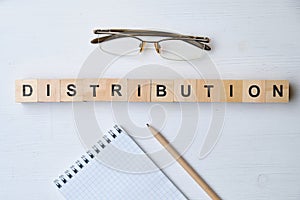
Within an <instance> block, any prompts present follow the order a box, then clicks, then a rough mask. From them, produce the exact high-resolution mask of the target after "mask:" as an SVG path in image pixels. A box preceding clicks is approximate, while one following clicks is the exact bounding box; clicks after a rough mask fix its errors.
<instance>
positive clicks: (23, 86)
mask: <svg viewBox="0 0 300 200" xmlns="http://www.w3.org/2000/svg"><path fill="white" fill-rule="evenodd" d="M15 87H16V88H15V98H16V102H19V103H22V102H37V101H38V95H37V94H38V91H37V79H31V80H16V82H15Z"/></svg>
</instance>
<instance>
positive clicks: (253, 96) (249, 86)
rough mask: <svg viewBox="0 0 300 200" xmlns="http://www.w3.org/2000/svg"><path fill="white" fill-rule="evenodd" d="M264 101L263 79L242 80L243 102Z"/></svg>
mask: <svg viewBox="0 0 300 200" xmlns="http://www.w3.org/2000/svg"><path fill="white" fill-rule="evenodd" d="M265 101H266V92H265V81H264V80H243V102H252V103H263V102H265Z"/></svg>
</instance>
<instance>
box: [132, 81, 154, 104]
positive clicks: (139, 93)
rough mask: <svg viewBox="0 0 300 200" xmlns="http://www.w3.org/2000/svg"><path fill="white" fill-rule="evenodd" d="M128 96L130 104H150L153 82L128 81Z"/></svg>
mask: <svg viewBox="0 0 300 200" xmlns="http://www.w3.org/2000/svg"><path fill="white" fill-rule="evenodd" d="M127 87H128V90H127V95H128V101H130V102H150V94H151V93H150V91H151V80H143V79H141V80H128V81H127Z"/></svg>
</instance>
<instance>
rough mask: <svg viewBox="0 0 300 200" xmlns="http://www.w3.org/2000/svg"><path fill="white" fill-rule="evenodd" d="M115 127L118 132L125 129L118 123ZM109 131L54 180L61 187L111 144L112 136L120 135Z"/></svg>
mask: <svg viewBox="0 0 300 200" xmlns="http://www.w3.org/2000/svg"><path fill="white" fill-rule="evenodd" d="M113 128H114V130H115V131H116V132H117V133H118V134H121V133H122V131H123V130H122V129H121V128H120V127H119V126H118V125H114V126H113ZM107 133H108V134H106V135H104V136H103V137H102V139H100V140H98V141H97V143H96V144H95V145H93V146H92V149H91V150H88V151H87V152H86V154H85V155H82V156H81V159H79V160H77V161H76V162H75V164H74V165H72V166H71V167H70V169H68V170H66V171H65V174H64V175H60V176H59V177H58V179H55V180H54V181H53V182H54V184H55V185H56V186H57V187H58V188H59V189H60V188H62V187H63V185H64V184H66V183H67V182H68V181H69V180H71V179H72V178H73V177H74V176H75V175H76V174H77V173H79V172H80V170H81V169H82V168H84V167H85V166H86V165H87V164H88V163H89V162H90V161H91V160H93V159H94V158H95V155H96V154H99V153H100V150H101V149H104V148H105V147H106V145H108V144H110V143H111V142H112V140H111V138H112V139H115V138H117V137H118V135H117V134H115V132H114V131H113V130H109V131H108V132H107Z"/></svg>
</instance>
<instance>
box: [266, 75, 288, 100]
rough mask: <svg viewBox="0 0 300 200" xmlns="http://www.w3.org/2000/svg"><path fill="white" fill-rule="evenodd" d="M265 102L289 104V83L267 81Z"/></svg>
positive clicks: (284, 81)
mask: <svg viewBox="0 0 300 200" xmlns="http://www.w3.org/2000/svg"><path fill="white" fill-rule="evenodd" d="M266 102H281V103H282V102H283V103H286V102H289V81H287V80H267V81H266Z"/></svg>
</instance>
